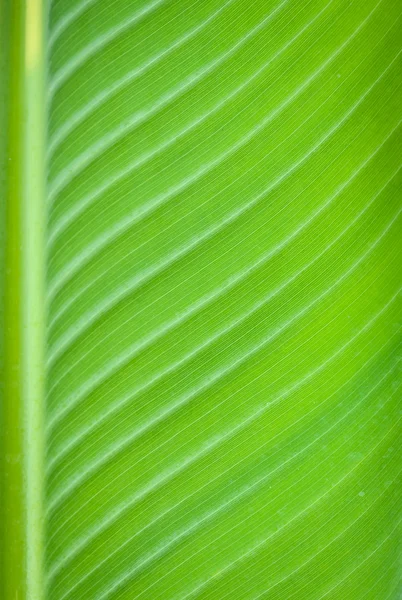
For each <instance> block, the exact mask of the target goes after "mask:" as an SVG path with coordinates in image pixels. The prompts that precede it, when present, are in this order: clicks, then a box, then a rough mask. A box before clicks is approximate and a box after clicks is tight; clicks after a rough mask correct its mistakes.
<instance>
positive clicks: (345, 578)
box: [317, 472, 402, 600]
mask: <svg viewBox="0 0 402 600" xmlns="http://www.w3.org/2000/svg"><path fill="white" fill-rule="evenodd" d="M399 474H400V472H399V473H398V475H399ZM401 522H402V520H400V521H398V523H397V524H396V526H395V527H394V529H393V530H392V531H391V533H390V534H389V535H387V537H386V538H384V539H383V541H382V542H381V544H379V545H378V546H376V548H375V549H374V550H373V551H372V552H370V554H368V555H367V556H366V558H365V559H364V560H362V561H361V562H360V563H359V564H358V565H357V566H356V567H355V568H354V569H352V570H351V571H349V573H347V574H346V575H345V577H343V578H342V579H340V580H339V581H338V582H337V583H336V585H334V586H332V587H331V588H330V589H329V590H327V591H326V592H325V593H324V594H322V596H320V597H319V598H318V599H317V600H322V599H323V598H325V597H326V596H328V594H331V593H332V592H333V591H334V590H336V588H338V587H339V586H340V585H342V583H345V581H347V580H348V579H349V577H351V576H352V575H353V573H355V572H356V571H358V570H359V569H361V567H362V566H363V565H365V564H366V563H367V561H369V560H370V559H371V558H373V556H374V555H375V554H376V552H378V550H379V549H380V548H382V546H383V545H384V544H385V543H386V542H387V541H388V540H389V539H390V538H391V537H392V536H393V534H394V533H395V531H396V530H397V529H398V528H399V526H400V524H401ZM372 587H373V586H372ZM368 591H369V592H370V590H368Z"/></svg>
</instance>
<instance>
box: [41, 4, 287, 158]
mask: <svg viewBox="0 0 402 600" xmlns="http://www.w3.org/2000/svg"><path fill="white" fill-rule="evenodd" d="M236 1H237V0H227V1H226V2H225V3H224V4H223V5H222V6H221V7H220V8H219V9H218V10H217V11H215V12H214V13H213V14H212V15H210V16H209V17H208V18H207V19H205V20H204V21H202V22H201V23H199V24H198V25H197V26H196V27H194V28H193V29H191V30H190V31H188V32H187V33H185V34H184V35H183V36H181V37H180V38H178V39H177V40H175V41H174V42H173V43H172V44H170V46H167V47H166V48H165V49H164V50H162V51H161V52H159V53H157V54H155V55H154V56H153V57H152V58H150V59H149V60H147V61H145V62H144V63H142V64H141V65H139V66H138V67H135V68H134V69H133V70H131V71H129V72H128V73H126V74H125V75H123V76H122V77H121V78H120V79H118V80H117V81H115V82H114V83H112V84H111V85H109V86H107V87H105V88H104V89H103V90H102V91H100V92H99V93H98V94H97V95H96V96H95V97H94V98H92V99H91V100H90V101H89V102H87V103H86V104H85V106H83V107H82V108H81V109H79V110H77V111H75V112H74V113H73V114H72V115H71V117H70V118H69V119H68V120H67V121H66V122H65V123H63V125H61V126H60V127H59V128H58V129H57V130H56V131H55V132H54V133H53V134H52V137H51V140H50V143H49V145H48V157H49V158H50V157H51V156H52V155H53V153H54V150H55V149H56V148H57V147H58V146H59V145H60V144H61V143H62V142H63V141H64V139H65V138H66V137H67V136H68V135H69V134H70V133H71V131H73V130H74V129H75V128H76V126H77V125H79V124H80V123H81V122H82V121H83V120H84V119H86V118H87V117H88V116H89V115H90V114H92V113H93V111H94V110H95V109H96V108H98V107H99V106H101V105H102V104H104V103H105V102H106V101H107V100H108V99H109V98H110V96H112V95H113V94H114V93H115V92H117V91H119V90H120V89H121V88H123V87H125V86H126V85H128V84H129V83H131V82H132V81H134V80H135V79H136V78H137V77H139V76H140V75H143V74H144V73H146V72H147V70H148V69H149V68H150V67H153V66H154V65H156V64H158V63H159V62H160V61H161V60H162V59H164V58H165V57H166V56H167V55H169V54H170V53H171V52H173V50H175V49H177V48H179V47H180V46H181V45H182V44H184V43H185V42H187V41H188V40H190V39H191V38H192V37H194V36H195V35H197V34H198V33H199V32H200V31H202V29H203V28H204V27H205V26H206V25H207V24H208V23H210V22H211V21H212V20H214V19H215V18H216V17H217V16H218V15H219V14H220V13H221V12H222V11H224V9H226V8H227V7H228V6H229V5H230V4H232V3H233V2H236ZM288 1H289V0H284V1H283V2H282V3H281V4H280V7H282V6H283V5H284V4H287V3H288ZM277 10H279V7H278V9H277ZM275 12H276V11H275ZM272 17H273V13H271V14H270V15H269V17H266V18H265V19H263V21H262V22H261V23H260V24H259V25H257V27H255V28H253V29H251V30H250V32H249V33H248V34H247V35H246V36H245V37H243V38H241V42H240V45H243V44H244V43H245V40H246V38H247V39H248V38H249V37H250V36H251V35H252V33H251V32H254V31H255V29H256V28H261V27H262V23H264V25H265V21H266V20H267V19H268V18H269V19H270V18H272ZM237 47H238V44H235V45H234V46H232V48H231V49H229V51H227V52H225V53H224V54H222V55H221V56H220V57H218V59H215V60H213V61H211V62H210V63H208V66H207V67H203V68H201V70H199V71H197V73H198V75H194V73H193V74H192V75H189V76H188V77H186V78H185V80H184V81H187V82H188V85H186V84H184V85H183V84H180V85H179V86H176V87H174V88H172V90H170V91H169V92H167V93H166V94H165V95H164V96H163V102H162V103H160V102H158V103H156V104H155V105H153V106H154V107H155V110H154V109H153V108H152V109H151V110H152V113H149V110H147V111H145V112H143V111H141V112H140V113H139V114H138V115H137V118H138V119H139V122H140V121H141V122H142V121H143V119H144V117H146V116H148V115H149V114H153V112H155V111H156V110H157V109H159V108H160V106H164V104H165V103H167V102H169V101H170V100H172V99H173V98H175V97H176V96H177V92H178V93H179V94H181V93H183V91H184V90H185V89H187V88H188V87H191V86H192V85H194V83H196V82H197V81H198V77H199V75H200V74H204V73H205V72H206V71H205V70H206V69H209V70H211V69H213V68H214V67H215V66H216V63H217V64H220V62H222V61H223V60H224V59H225V58H227V55H228V52H230V53H233V52H234V51H235V49H237ZM201 78H202V77H201ZM132 118H133V117H131V118H130V121H131V120H132ZM70 146H71V144H70V145H69V146H68V147H70Z"/></svg>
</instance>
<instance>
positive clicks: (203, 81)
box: [44, 0, 402, 600]
mask: <svg viewBox="0 0 402 600" xmlns="http://www.w3.org/2000/svg"><path fill="white" fill-rule="evenodd" d="M47 69H48V78H47V87H46V94H47V130H48V131H47V143H46V151H47V192H46V218H47V230H46V255H47V264H46V269H47V275H46V303H47V305H46V307H47V308H46V310H47V316H46V332H47V333H46V353H45V354H46V356H45V361H46V380H45V385H46V397H45V446H46V448H45V461H44V462H45V464H44V469H45V480H44V481H45V483H44V511H45V521H46V526H45V532H44V545H45V559H44V562H45V565H44V568H45V576H44V579H45V587H46V594H47V597H48V598H49V600H74V599H76V600H92V599H93V600H106V599H108V600H114V599H116V600H124V599H127V600H133V599H137V598H138V599H144V600H158V599H161V600H162V599H163V600H170V599H171V600H173V599H175V600H185V599H190V598H191V599H195V598H200V599H205V600H206V599H211V600H225V599H235V598H236V599H239V600H243V599H244V600H246V599H250V600H257V599H260V598H261V599H266V600H291V599H295V600H324V599H326V600H360V599H362V600H363V598H364V599H365V600H396V599H397V598H399V595H400V593H401V566H400V551H401V548H400V539H401V537H400V536H401V529H400V518H401V510H400V509H401V495H400V490H401V487H400V483H401V482H400V470H401V447H402V446H401V429H400V422H399V419H400V399H401V388H400V385H401V373H400V365H399V363H398V352H399V348H400V339H401V338H400V322H401V296H400V289H401V270H400V259H401V239H402V236H401V177H402V175H401V170H400V167H401V127H400V124H401V116H402V108H401V107H402V94H401V84H402V80H401V4H400V2H399V0H380V1H378V0H366V1H365V2H359V1H358V0H356V1H352V2H351V1H350V0H329V1H327V0H306V1H305V2H297V1H295V0H269V1H265V0H256V1H255V2H248V1H246V0H203V1H200V0H180V1H175V0H130V1H128V0H114V1H113V2H110V1H109V0H70V1H69V2H64V1H62V0H53V2H52V3H51V6H50V10H49V23H48V36H47Z"/></svg>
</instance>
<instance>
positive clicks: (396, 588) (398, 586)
mask: <svg viewBox="0 0 402 600" xmlns="http://www.w3.org/2000/svg"><path fill="white" fill-rule="evenodd" d="M399 563H400V561H399ZM401 583H402V577H401V576H399V578H398V580H397V582H396V585H395V587H393V588H392V590H391V592H390V593H389V594H388V595H387V597H386V598H385V599H384V600H389V599H390V598H391V596H393V595H394V594H395V592H396V591H398V590H399V591H401ZM395 600H400V599H399V598H395Z"/></svg>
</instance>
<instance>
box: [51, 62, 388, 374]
mask: <svg viewBox="0 0 402 600" xmlns="http://www.w3.org/2000/svg"><path fill="white" fill-rule="evenodd" d="M397 58H398V56H396V57H395V58H394V60H396V59H397ZM391 65H392V63H391V64H390V65H389V67H388V68H390V67H391ZM383 75H384V73H383V74H382V76H383ZM369 91H370V90H368V92H367V93H369ZM362 100H363V98H361V99H360V102H361V101H362ZM352 110H353V109H352ZM348 116H349V115H345V116H344V118H343V119H342V120H341V121H340V122H339V123H338V127H339V126H340V125H341V123H342V122H343V121H344V120H346V119H347V117H348ZM335 129H336V128H335ZM332 133H334V130H332V131H330V132H329V134H328V136H325V137H324V138H323V139H321V140H320V142H319V144H318V145H317V146H315V147H313V148H312V149H311V150H310V152H309V153H307V154H306V155H305V156H304V157H303V159H302V160H301V161H299V162H298V163H296V164H294V165H293V166H292V167H291V168H290V169H289V170H288V171H287V172H286V173H284V174H283V175H282V176H280V177H279V178H278V179H277V180H275V182H273V183H272V184H271V185H270V186H269V187H268V188H267V189H266V190H265V191H264V192H263V193H262V194H260V195H259V196H258V197H257V198H256V199H254V200H252V201H251V203H253V202H256V201H258V199H259V198H260V197H262V196H263V194H266V193H268V192H269V191H271V190H272V189H273V188H274V187H276V186H277V185H279V184H280V183H281V181H282V180H283V179H285V178H286V177H287V176H289V175H290V174H291V173H292V172H293V171H294V170H295V169H296V168H298V166H300V164H301V163H302V162H304V161H305V160H307V158H308V156H309V155H310V154H312V153H313V152H314V151H316V150H317V148H318V147H319V145H321V144H322V143H324V141H325V140H326V138H327V137H329V136H330V135H331V134H332ZM251 203H249V204H251ZM247 206H248V205H246V206H245V207H244V208H243V209H241V210H246V209H247ZM238 212H239V211H237V212H236V213H235V215H234V217H233V218H236V216H237V214H238ZM230 218H231V217H229V219H230ZM225 224H226V221H224V222H223V224H222V226H224V225H225ZM213 232H214V231H212V233H213ZM197 239H201V241H202V237H201V238H197ZM195 243H197V240H196V242H195ZM190 249H191V248H190ZM183 253H184V254H185V253H186V248H184V249H182V250H181V251H179V252H178V256H175V255H174V256H173V258H172V261H174V260H177V259H178V258H180V257H181V256H182V254H183ZM168 264H169V263H168ZM162 268H163V267H162ZM158 272H159V270H157V271H156V273H158ZM150 276H152V273H151V274H150ZM133 281H134V283H138V276H136V277H135V278H134V280H133ZM140 283H142V281H141V280H140ZM135 288H136V286H134V287H133V288H131V287H129V286H128V284H125V285H124V286H123V287H122V288H121V289H119V290H118V292H115V293H114V294H113V295H111V296H110V297H109V298H108V300H107V301H104V302H103V303H101V304H100V305H99V308H98V312H97V313H94V311H93V310H92V311H91V312H90V313H87V314H86V315H85V322H86V323H87V326H89V325H88V323H89V324H91V323H92V322H93V320H96V318H98V317H99V316H101V315H103V314H104V312H105V311H106V310H108V309H110V307H111V306H113V305H114V304H115V303H116V302H118V301H119V300H121V299H122V298H124V297H125V296H126V295H127V294H129V293H130V292H132V291H133V289H135ZM109 303H110V305H109ZM57 316H58V315H57ZM89 316H91V318H90V319H89ZM54 320H55V319H53V321H54ZM83 320H84V317H82V318H81V321H83ZM70 330H75V335H73V336H71V339H69V336H67V334H65V335H64V336H63V337H62V340H61V341H60V342H59V344H58V346H57V347H56V350H55V351H54V352H52V353H51V354H50V355H49V357H48V365H49V364H51V362H52V360H55V359H56V358H57V355H58V354H60V353H61V352H63V349H65V347H67V348H68V347H69V344H70V343H71V342H72V341H73V340H74V339H75V338H76V337H77V336H78V335H79V334H80V333H82V331H83V330H81V329H79V328H78V329H77V327H76V325H74V327H71V328H70ZM84 330H85V329H84ZM63 339H64V340H65V342H63Z"/></svg>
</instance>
